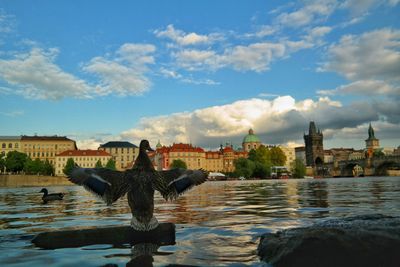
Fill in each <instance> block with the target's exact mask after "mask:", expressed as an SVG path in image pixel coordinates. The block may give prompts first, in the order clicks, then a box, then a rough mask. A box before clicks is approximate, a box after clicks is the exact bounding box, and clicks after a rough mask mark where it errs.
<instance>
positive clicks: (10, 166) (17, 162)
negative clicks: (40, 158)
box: [5, 151, 28, 172]
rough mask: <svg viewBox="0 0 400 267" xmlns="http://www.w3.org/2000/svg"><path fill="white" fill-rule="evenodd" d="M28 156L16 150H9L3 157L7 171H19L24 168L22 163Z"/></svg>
mask: <svg viewBox="0 0 400 267" xmlns="http://www.w3.org/2000/svg"><path fill="white" fill-rule="evenodd" d="M27 158H28V156H27V155H26V154H25V153H21V152H18V151H10V152H8V153H7V157H6V159H5V166H6V168H7V171H8V172H20V171H22V170H23V169H24V164H25V161H26V159H27Z"/></svg>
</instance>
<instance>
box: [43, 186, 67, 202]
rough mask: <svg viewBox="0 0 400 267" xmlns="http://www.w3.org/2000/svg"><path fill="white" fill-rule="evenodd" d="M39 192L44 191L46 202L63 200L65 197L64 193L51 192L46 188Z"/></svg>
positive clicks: (44, 200)
mask: <svg viewBox="0 0 400 267" xmlns="http://www.w3.org/2000/svg"><path fill="white" fill-rule="evenodd" d="M39 193H43V196H42V200H43V202H44V203H46V202H48V201H51V200H62V199H63V197H64V193H52V194H49V191H48V190H47V189H46V188H42V190H40V191H39Z"/></svg>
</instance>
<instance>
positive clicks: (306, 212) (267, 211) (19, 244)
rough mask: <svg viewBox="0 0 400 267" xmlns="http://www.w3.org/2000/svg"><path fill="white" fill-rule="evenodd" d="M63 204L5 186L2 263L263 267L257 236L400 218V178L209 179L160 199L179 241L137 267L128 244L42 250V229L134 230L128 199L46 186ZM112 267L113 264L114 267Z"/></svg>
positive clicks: (1, 193)
mask: <svg viewBox="0 0 400 267" xmlns="http://www.w3.org/2000/svg"><path fill="white" fill-rule="evenodd" d="M47 188H48V189H49V192H50V193H51V192H64V193H65V194H66V195H65V197H64V200H62V201H54V202H49V203H47V204H42V202H41V194H39V193H38V192H39V191H40V189H41V187H15V186H14V185H13V186H12V187H1V188H0V266H44V265H49V266H104V265H106V264H114V265H113V266H116V265H117V266H138V265H140V266H141V267H145V266H167V265H171V266H177V265H195V266H263V265H265V264H263V263H262V262H260V260H259V258H258V256H257V245H258V243H259V236H260V235H261V234H263V233H266V232H275V231H278V230H282V229H286V228H292V227H298V226H307V225H310V224H312V223H315V222H320V221H322V220H326V219H331V218H340V217H345V216H353V215H361V214H376V213H380V214H385V215H398V214H399V213H400V177H365V178H335V179H301V180H262V181H223V182H211V181H209V182H206V183H204V184H203V185H201V186H198V187H197V188H194V189H192V190H191V191H189V192H187V193H186V194H185V195H183V196H181V197H180V198H179V199H178V200H176V201H173V202H166V201H164V200H163V199H162V198H161V197H160V195H158V194H156V196H155V215H156V217H157V218H158V220H159V221H161V222H172V223H175V224H176V244H174V245H168V246H161V247H159V248H158V250H157V252H156V253H155V254H154V255H153V256H152V258H151V260H150V261H149V260H148V259H147V260H146V261H145V262H142V263H140V261H139V262H138V260H137V258H135V256H134V254H133V253H132V250H131V248H130V247H128V246H126V247H118V248H116V247H113V246H111V245H101V244H99V245H92V246H86V247H80V248H62V249H55V250H43V249H40V248H37V247H35V246H34V245H32V243H31V238H32V237H33V236H34V235H36V234H38V233H41V232H47V231H56V230H67V229H69V230H71V229H84V228H96V227H105V226H116V225H118V226H120V225H129V223H130V218H131V214H130V210H129V207H128V203H127V200H126V198H123V199H120V200H119V201H117V202H116V203H114V204H113V205H112V206H106V205H105V204H104V203H102V202H101V201H100V200H99V199H97V198H96V197H94V196H93V195H92V194H90V193H89V192H87V191H85V190H84V189H83V188H82V187H79V186H47ZM110 266H111V265H110Z"/></svg>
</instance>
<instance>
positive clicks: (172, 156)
mask: <svg viewBox="0 0 400 267" xmlns="http://www.w3.org/2000/svg"><path fill="white" fill-rule="evenodd" d="M247 154H248V153H247V152H245V151H235V150H234V149H233V148H232V146H230V145H228V144H227V145H226V146H225V147H223V146H222V145H221V148H220V149H219V150H217V151H204V149H202V148H200V147H195V146H192V145H191V144H182V143H179V144H173V145H172V146H169V147H166V146H158V145H157V148H156V153H155V155H154V162H155V165H156V167H157V169H158V170H167V169H169V168H170V166H171V164H172V162H173V161H174V160H178V159H179V160H182V161H184V162H185V163H186V166H187V168H188V169H200V168H201V169H205V170H207V171H211V172H233V171H234V170H235V166H234V164H233V162H234V160H235V159H237V158H240V157H247Z"/></svg>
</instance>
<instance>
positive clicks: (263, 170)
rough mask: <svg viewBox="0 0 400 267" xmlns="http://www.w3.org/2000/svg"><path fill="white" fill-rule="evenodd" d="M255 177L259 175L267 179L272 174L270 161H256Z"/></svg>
mask: <svg viewBox="0 0 400 267" xmlns="http://www.w3.org/2000/svg"><path fill="white" fill-rule="evenodd" d="M253 176H254V177H259V178H261V179H265V178H267V177H270V176H271V165H270V163H266V164H262V163H260V162H256V163H255V167H254V172H253Z"/></svg>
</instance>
